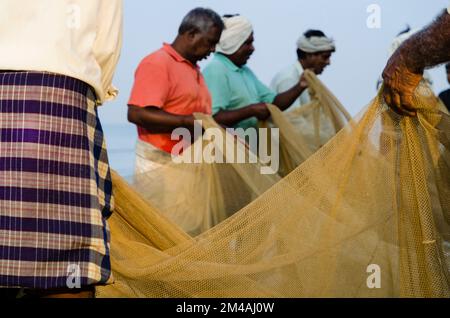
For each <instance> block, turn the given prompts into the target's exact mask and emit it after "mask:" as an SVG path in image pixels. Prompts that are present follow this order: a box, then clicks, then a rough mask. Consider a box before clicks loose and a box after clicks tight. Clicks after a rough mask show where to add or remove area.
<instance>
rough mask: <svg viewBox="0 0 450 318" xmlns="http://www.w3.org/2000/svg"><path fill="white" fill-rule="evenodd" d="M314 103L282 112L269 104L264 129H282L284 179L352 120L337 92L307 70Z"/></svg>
mask: <svg viewBox="0 0 450 318" xmlns="http://www.w3.org/2000/svg"><path fill="white" fill-rule="evenodd" d="M304 74H305V79H306V81H307V82H308V91H309V95H310V96H311V102H310V103H308V104H306V105H303V106H302V107H300V108H296V109H294V110H292V111H289V109H288V111H284V112H282V111H281V110H280V109H279V108H278V107H276V106H274V105H268V108H269V111H270V114H271V116H270V120H269V121H267V122H265V123H262V127H271V128H272V127H279V128H282V129H280V138H279V144H277V145H276V147H278V149H279V151H280V169H279V174H280V175H281V176H286V175H288V174H289V173H290V172H291V171H292V170H294V169H295V168H296V167H297V166H298V165H300V164H301V163H302V162H303V161H305V160H306V159H307V158H309V156H311V155H312V154H313V153H314V152H316V151H317V150H318V149H320V148H321V147H322V146H323V145H324V144H326V143H327V142H328V141H329V140H330V139H331V138H333V137H334V136H335V135H336V133H338V132H339V131H340V130H341V129H342V128H343V127H344V126H345V125H346V124H347V123H348V122H349V121H350V119H351V117H350V115H349V113H348V112H347V110H346V109H345V108H344V106H342V104H341V103H340V102H339V100H338V99H337V98H336V97H335V96H334V95H333V93H332V92H331V91H330V90H329V89H328V88H327V87H326V86H325V85H324V84H323V83H322V82H321V81H320V80H319V79H318V78H317V76H316V75H315V74H314V73H313V72H311V71H309V70H305V72H304Z"/></svg>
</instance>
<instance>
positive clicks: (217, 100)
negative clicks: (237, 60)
mask: <svg viewBox="0 0 450 318" xmlns="http://www.w3.org/2000/svg"><path fill="white" fill-rule="evenodd" d="M203 76H204V78H205V81H206V85H207V86H208V89H209V92H210V94H211V97H212V114H213V115H215V114H217V113H218V112H219V111H221V110H227V109H228V108H229V106H230V104H231V88H230V84H229V82H228V78H227V76H226V74H225V73H224V72H223V71H222V70H221V67H220V66H214V65H209V67H206V68H205V70H204V71H203Z"/></svg>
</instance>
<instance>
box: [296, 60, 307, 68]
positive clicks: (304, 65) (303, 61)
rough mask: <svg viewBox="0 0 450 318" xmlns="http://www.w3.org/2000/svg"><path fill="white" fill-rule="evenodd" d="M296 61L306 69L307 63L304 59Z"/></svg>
mask: <svg viewBox="0 0 450 318" xmlns="http://www.w3.org/2000/svg"><path fill="white" fill-rule="evenodd" d="M298 62H299V63H300V65H301V66H302V68H303V69H304V70H306V69H307V68H308V66H309V65H307V64H306V62H305V60H298Z"/></svg>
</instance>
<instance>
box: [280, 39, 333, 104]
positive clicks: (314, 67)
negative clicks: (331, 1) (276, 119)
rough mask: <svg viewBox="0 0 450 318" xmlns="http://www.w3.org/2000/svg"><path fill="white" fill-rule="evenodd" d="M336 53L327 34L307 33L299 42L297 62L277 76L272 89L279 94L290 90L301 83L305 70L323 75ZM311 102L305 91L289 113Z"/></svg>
mask: <svg viewBox="0 0 450 318" xmlns="http://www.w3.org/2000/svg"><path fill="white" fill-rule="evenodd" d="M335 51H336V47H335V44H334V40H333V39H331V38H328V37H327V36H326V35H325V33H323V32H322V31H320V30H308V31H306V32H305V33H304V34H303V35H302V36H301V37H300V38H299V39H298V40H297V61H296V62H295V63H294V64H292V65H291V66H289V67H287V68H285V69H284V70H282V71H280V72H279V73H278V74H277V75H275V77H274V79H273V80H272V83H271V88H272V89H273V90H274V91H275V92H277V93H281V92H284V91H286V90H288V89H289V88H291V87H292V86H293V85H295V84H296V83H297V82H298V81H299V79H300V78H301V76H302V74H303V71H304V70H305V69H309V70H311V71H313V72H314V73H315V74H322V72H323V71H324V69H325V68H326V67H327V66H328V65H330V63H331V62H330V59H331V55H332V54H333V52H335ZM310 101H311V99H310V96H309V92H308V91H307V90H305V91H304V92H303V93H302V94H301V95H300V96H299V98H297V100H295V102H294V103H293V104H292V105H291V106H290V107H289V108H288V109H287V111H291V110H294V109H296V108H298V107H300V106H302V105H306V104H308V103H309V102H310Z"/></svg>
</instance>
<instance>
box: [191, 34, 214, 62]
mask: <svg viewBox="0 0 450 318" xmlns="http://www.w3.org/2000/svg"><path fill="white" fill-rule="evenodd" d="M221 34H222V31H221V29H219V28H218V27H215V26H214V27H211V28H209V29H208V31H207V32H196V33H195V34H194V35H193V36H192V42H191V47H192V53H191V55H192V56H193V57H194V58H195V59H196V60H197V62H198V61H201V60H203V59H205V58H207V57H208V56H209V55H210V54H211V53H213V52H214V51H215V49H216V45H217V43H219V41H220V36H221Z"/></svg>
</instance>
